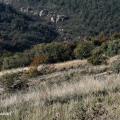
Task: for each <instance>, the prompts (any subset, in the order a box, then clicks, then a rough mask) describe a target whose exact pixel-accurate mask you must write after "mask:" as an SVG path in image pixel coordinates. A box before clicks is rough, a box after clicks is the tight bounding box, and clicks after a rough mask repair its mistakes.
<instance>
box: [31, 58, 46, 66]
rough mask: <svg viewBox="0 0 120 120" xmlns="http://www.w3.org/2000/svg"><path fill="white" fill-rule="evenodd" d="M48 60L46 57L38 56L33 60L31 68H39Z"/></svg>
mask: <svg viewBox="0 0 120 120" xmlns="http://www.w3.org/2000/svg"><path fill="white" fill-rule="evenodd" d="M47 60H48V58H47V57H46V56H38V57H35V58H33V61H32V63H31V65H30V66H39V65H40V64H43V63H46V62H47Z"/></svg>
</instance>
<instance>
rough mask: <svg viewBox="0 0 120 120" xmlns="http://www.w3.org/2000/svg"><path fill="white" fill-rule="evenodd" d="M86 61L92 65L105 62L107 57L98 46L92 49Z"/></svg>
mask: <svg viewBox="0 0 120 120" xmlns="http://www.w3.org/2000/svg"><path fill="white" fill-rule="evenodd" d="M88 62H89V63H91V64H93V65H101V64H106V63H107V57H106V56H104V54H103V50H102V49H101V48H100V47H99V48H96V49H94V50H93V51H92V56H91V57H90V58H89V59H88Z"/></svg>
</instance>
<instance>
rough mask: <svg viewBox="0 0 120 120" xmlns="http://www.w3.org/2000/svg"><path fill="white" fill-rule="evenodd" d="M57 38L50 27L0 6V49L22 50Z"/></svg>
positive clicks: (5, 6) (2, 5)
mask: <svg viewBox="0 0 120 120" xmlns="http://www.w3.org/2000/svg"><path fill="white" fill-rule="evenodd" d="M56 37H57V33H56V31H55V29H54V28H53V27H52V26H48V25H47V24H45V23H43V22H42V21H41V20H40V19H38V20H37V19H33V18H32V17H29V16H26V15H25V14H22V13H20V12H17V11H16V10H15V9H14V8H12V7H11V6H9V5H4V4H0V47H1V48H0V49H1V50H10V51H11V50H15V51H17V50H18V51H19V50H24V49H26V48H29V47H31V46H32V45H34V44H38V43H42V42H50V41H52V40H54V39H55V38H56Z"/></svg>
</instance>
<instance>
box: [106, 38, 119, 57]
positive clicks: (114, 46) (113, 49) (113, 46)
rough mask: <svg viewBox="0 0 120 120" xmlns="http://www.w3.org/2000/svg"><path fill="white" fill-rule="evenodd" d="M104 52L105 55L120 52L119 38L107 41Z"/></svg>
mask: <svg viewBox="0 0 120 120" xmlns="http://www.w3.org/2000/svg"><path fill="white" fill-rule="evenodd" d="M105 53H106V55H107V56H114V55H118V54H120V39H118V40H114V41H110V42H108V43H107V45H106V49H105Z"/></svg>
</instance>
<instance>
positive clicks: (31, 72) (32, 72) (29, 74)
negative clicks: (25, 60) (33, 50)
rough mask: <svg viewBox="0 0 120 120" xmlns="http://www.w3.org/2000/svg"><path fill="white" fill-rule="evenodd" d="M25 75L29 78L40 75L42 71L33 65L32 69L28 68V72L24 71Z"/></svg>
mask: <svg viewBox="0 0 120 120" xmlns="http://www.w3.org/2000/svg"><path fill="white" fill-rule="evenodd" d="M24 74H25V76H27V77H28V78H30V77H36V76H38V75H39V74H40V73H39V72H38V70H37V66H34V67H31V68H30V70H28V71H27V72H25V73H24Z"/></svg>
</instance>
